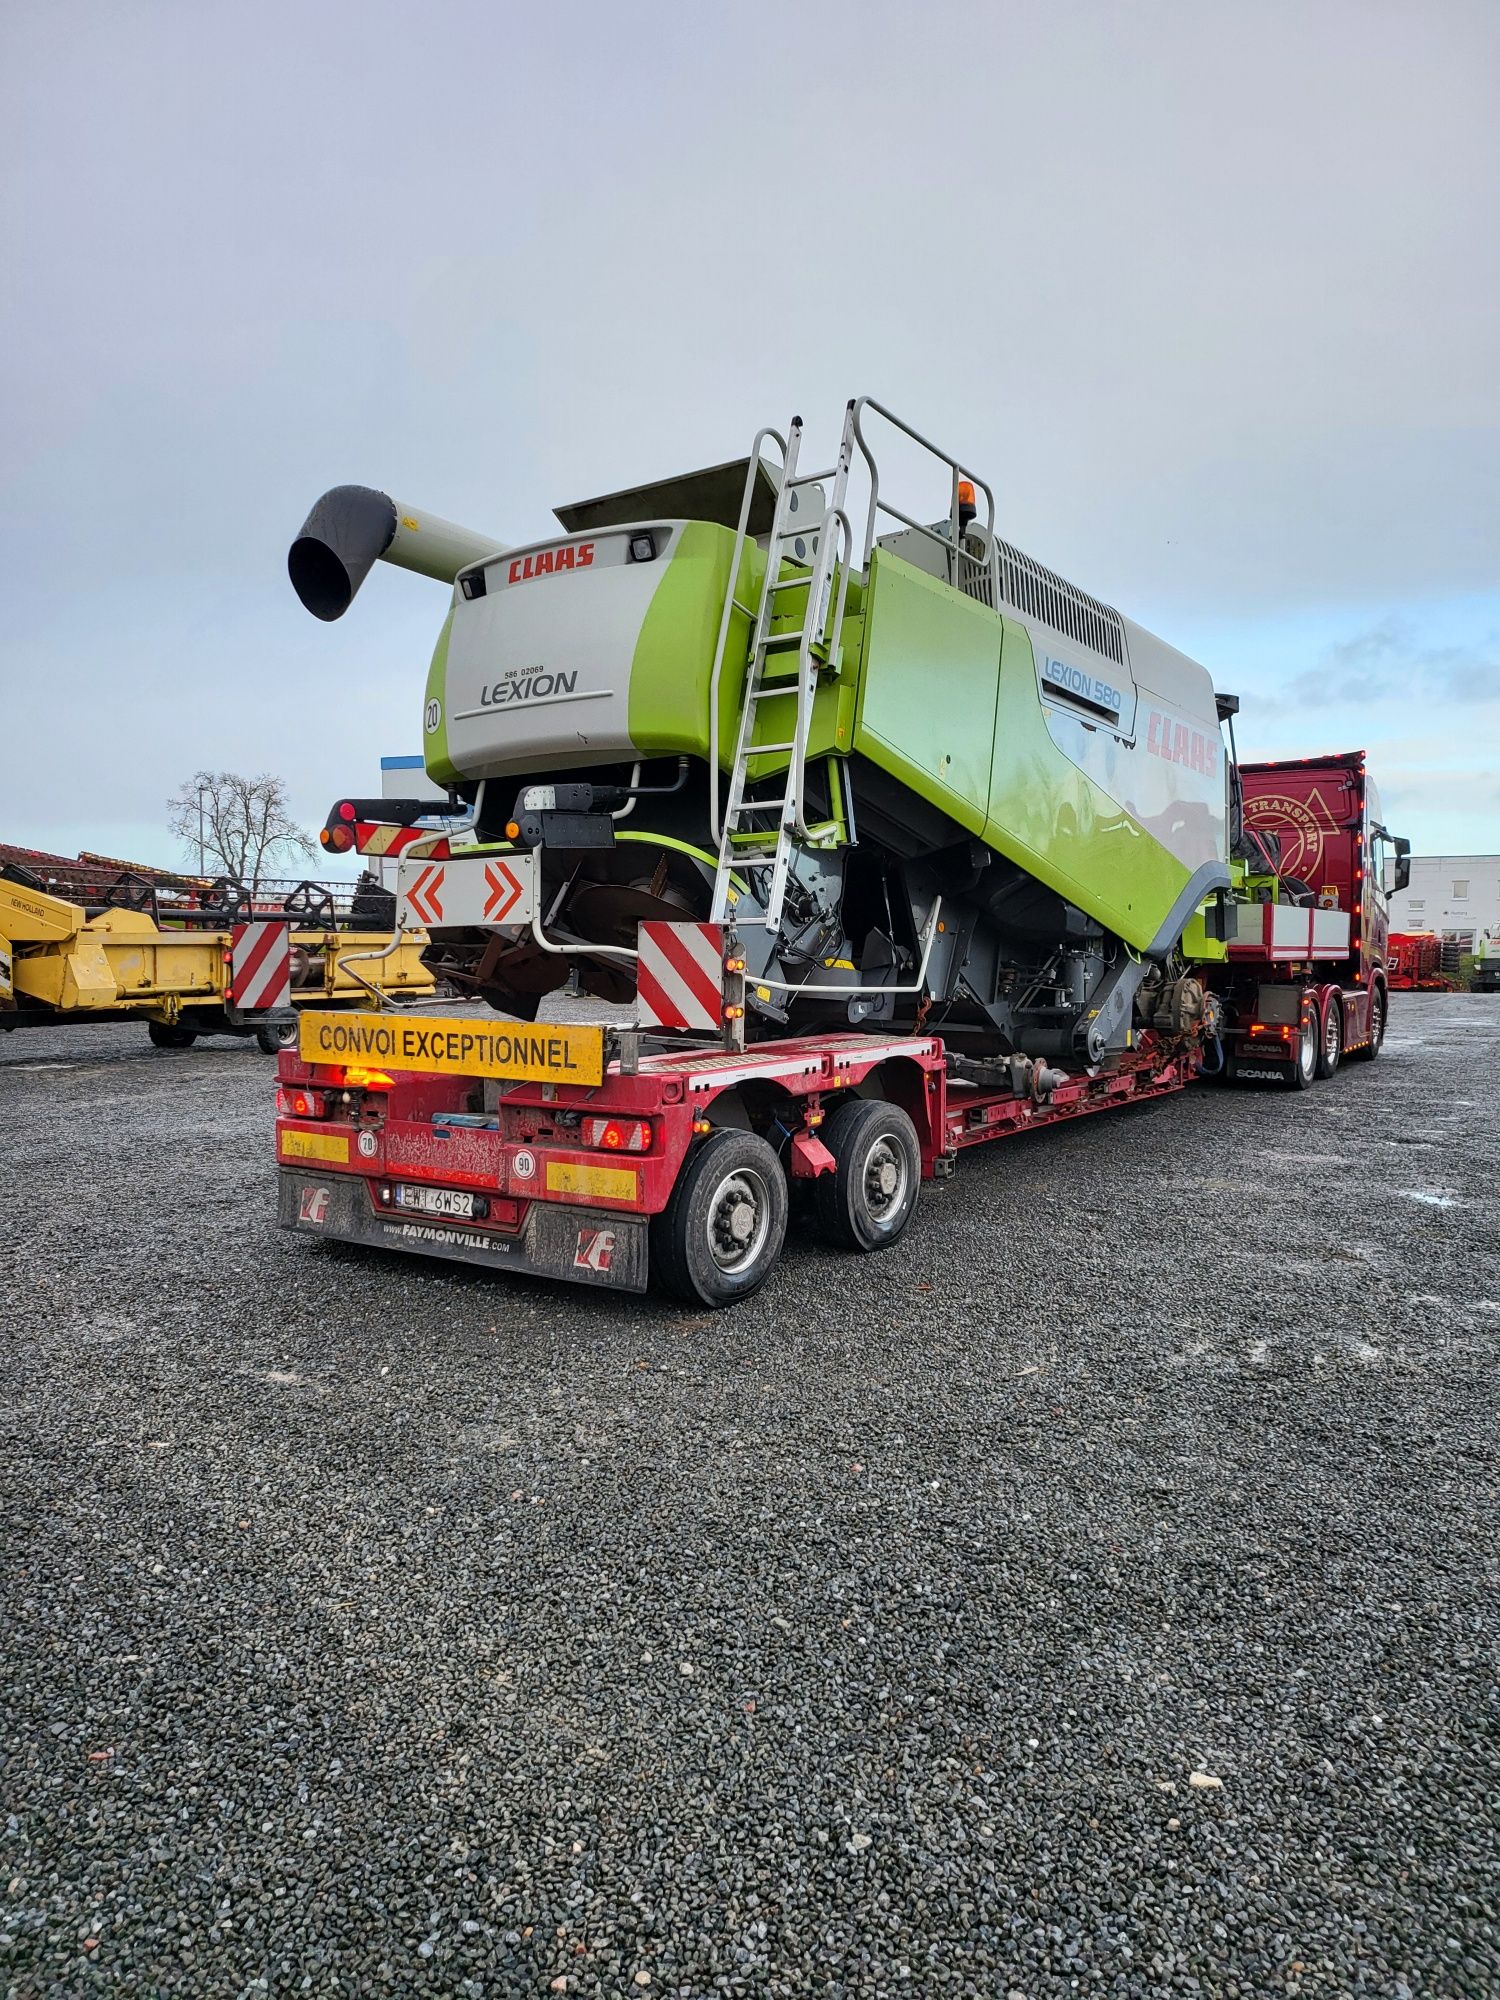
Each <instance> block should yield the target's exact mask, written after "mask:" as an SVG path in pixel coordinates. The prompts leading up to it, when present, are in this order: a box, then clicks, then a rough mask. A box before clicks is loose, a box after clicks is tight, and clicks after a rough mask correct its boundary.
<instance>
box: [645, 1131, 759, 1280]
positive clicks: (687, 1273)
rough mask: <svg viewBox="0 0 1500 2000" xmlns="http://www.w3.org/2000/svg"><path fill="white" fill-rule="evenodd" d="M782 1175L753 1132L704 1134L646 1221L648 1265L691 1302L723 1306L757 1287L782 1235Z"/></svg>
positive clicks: (661, 1278)
mask: <svg viewBox="0 0 1500 2000" xmlns="http://www.w3.org/2000/svg"><path fill="white" fill-rule="evenodd" d="M786 1208H787V1197H786V1175H785V1174H784V1173H783V1172H782V1170H781V1162H780V1161H779V1160H778V1159H777V1157H776V1155H775V1153H774V1152H773V1151H772V1150H771V1148H770V1147H769V1146H768V1145H767V1144H766V1142H765V1140H764V1139H762V1138H760V1137H759V1136H758V1135H757V1134H756V1133H754V1132H734V1131H727V1130H726V1131H721V1132H715V1133H713V1134H712V1135H711V1136H710V1137H709V1138H707V1139H705V1140H704V1142H703V1144H702V1145H701V1146H700V1147H699V1148H698V1150H697V1151H696V1152H695V1153H693V1154H691V1155H690V1156H689V1158H688V1161H687V1164H686V1165H685V1166H684V1167H683V1169H682V1172H681V1173H680V1174H679V1175H678V1177H677V1185H676V1187H674V1188H673V1190H672V1194H671V1199H670V1200H669V1201H668V1203H667V1205H666V1207H665V1208H664V1209H663V1210H662V1212H661V1214H660V1215H658V1216H654V1217H653V1218H652V1221H651V1266H652V1269H653V1271H654V1272H655V1274H656V1276H657V1277H658V1278H659V1279H660V1281H661V1283H662V1285H663V1287H664V1288H665V1289H666V1290H667V1291H669V1292H671V1293H672V1295H673V1296H674V1297H675V1298H679V1299H682V1300H685V1301H686V1303H687V1304H689V1305H705V1306H727V1305H729V1304H731V1303H732V1302H733V1301H734V1300H735V1299H747V1298H749V1296H750V1294H751V1293H752V1292H755V1291H758V1290H759V1289H760V1287H761V1286H762V1285H763V1284H764V1283H765V1281H766V1279H767V1278H768V1277H769V1276H770V1275H771V1272H772V1271H773V1270H774V1269H775V1268H776V1260H777V1258H778V1257H779V1256H780V1255H781V1246H782V1243H783V1241H784V1240H785V1238H786Z"/></svg>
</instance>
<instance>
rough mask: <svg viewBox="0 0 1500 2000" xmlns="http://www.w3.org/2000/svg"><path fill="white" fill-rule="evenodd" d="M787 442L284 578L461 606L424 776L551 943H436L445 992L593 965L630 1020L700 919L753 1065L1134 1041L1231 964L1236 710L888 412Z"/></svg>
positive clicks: (337, 500) (338, 609) (474, 935)
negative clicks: (1216, 964)
mask: <svg viewBox="0 0 1500 2000" xmlns="http://www.w3.org/2000/svg"><path fill="white" fill-rule="evenodd" d="M876 436H878V437H880V438H881V439H882V443H881V450H882V452H886V451H887V449H888V445H889V443H890V442H891V441H893V440H897V439H899V440H900V449H901V451H902V452H904V453H905V454H906V455H907V456H908V457H914V456H915V455H916V454H917V453H918V452H920V453H925V454H926V455H927V456H928V459H929V461H930V462H931V464H932V465H934V466H935V467H936V468H937V471H936V474H935V476H936V477H938V478H940V479H941V480H942V481H943V482H944V484H945V485H946V489H947V493H948V499H949V504H948V508H947V512H946V515H945V516H943V517H942V518H939V519H937V520H923V519H920V518H917V517H916V515H914V514H908V513H906V512H903V511H901V509H900V508H899V507H898V506H897V505H896V504H895V502H894V499H893V498H892V497H891V496H890V493H889V492H888V490H887V487H886V486H885V485H883V484H882V480H881V475H880V470H879V466H878V464H877V460H876V455H875V450H874V448H873V445H872V437H876ZM801 449H802V422H801V419H800V418H794V419H793V421H792V423H791V425H790V426H789V427H788V429H787V431H786V433H785V435H784V436H783V435H782V434H781V433H779V432H777V431H774V430H769V429H768V430H764V431H762V432H760V433H759V435H758V436H757V437H756V439H755V441H754V443H753V445H752V447H751V450H750V452H749V455H748V457H746V458H744V459H741V460H738V461H734V462H731V463H729V464H725V465H718V466H713V467H711V468H709V469H707V470H705V471H699V472H693V473H687V474H684V475H682V476H681V477H678V478H672V479H665V480H661V481H658V482H657V483H655V484H652V485H647V486H639V487H634V488H631V489H629V490H627V491H623V492H619V493H612V494H608V495H605V496H603V497H602V498H598V499H594V500H587V501H582V502H578V503H576V504H574V505H571V506H565V507H559V508H558V509H557V510H556V513H557V519H558V521H559V523H560V525H561V529H562V533H561V535H560V536H559V535H556V534H554V535H550V536H548V537H546V538H545V539H543V540H540V541H535V542H531V543H528V544H526V545H525V546H524V547H507V546H505V545H504V544H502V543H500V542H497V541H494V540H492V539H490V538H488V537H486V536H483V535H478V534H475V533H472V532H471V531H469V530H466V529H461V528H457V527H455V526H454V525H453V524H451V523H448V522H444V521H440V520H437V519H435V518H434V517H432V516H430V515H427V514H425V513H423V512H422V511H421V510H419V509H411V508H407V507H404V506H402V505H400V504H398V503H396V502H394V501H392V500H390V499H388V498H387V497H386V496H385V495H384V494H381V493H376V492H373V491H372V490H370V489H368V488H364V487H347V486H345V487H337V488H335V489H334V490H333V491H332V492H330V493H328V494H326V495H325V496H324V497H323V498H322V499H321V500H320V501H319V502H318V503H317V505H316V506H315V507H314V508H313V510H312V513H311V514H310V515H309V517H308V520H307V522H306V524H305V526H304V528H303V530H302V532H301V534H300V535H299V537H298V538H297V540H296V541H295V542H294V544H293V545H292V549H291V553H290V557H289V567H290V572H291V577H292V582H293V584H294V586H295V587H296V590H297V592H298V595H299V596H300V598H301V599H302V602H303V603H304V604H305V605H306V607H307V608H308V609H309V610H310V611H312V612H313V613H314V614H315V615H316V616H318V617H321V618H325V619H332V618H337V617H339V616H341V615H342V613H343V612H344V611H345V610H346V609H347V608H348V605H349V603H350V602H351V601H352V599H353V597H354V594H355V592H356V591H357V590H358V588H359V586H360V584H361V583H362V582H363V580H364V578H365V576H366V574H367V573H368V571H369V570H370V568H371V567H372V566H373V564H374V563H375V562H376V561H377V560H380V559H384V560H385V561H387V562H392V563H395V564H397V565H399V566H401V567H403V568H408V569H415V570H418V571H420V572H421V573H422V574H424V575H428V576H432V577H435V578H437V579H439V580H440V581H442V582H443V583H445V584H447V585H449V586H451V589H452V603H451V606H450V609H449V611H448V616H447V618H446V620H445V621H444V624H443V628H442V631H441V633H440V635H439V637H438V642H437V647H436V650H435V652H434V655H433V659H432V664H431V667H430V669H429V672H428V678H427V688H426V696H425V705H424V710H423V744H424V749H425V761H426V766H427V770H428V773H429V775H430V776H431V777H432V778H434V779H435V780H436V781H437V782H438V783H440V784H442V785H444V786H446V787H448V788H449V791H450V793H451V795H452V798H453V801H454V810H455V813H457V814H461V815H462V826H461V829H460V831H459V832H458V833H457V835H456V836H455V841H454V851H455V852H457V851H458V848H459V845H460V844H462V845H463V846H465V847H471V846H478V847H480V848H484V849H493V851H495V852H496V853H497V854H499V853H504V852H506V851H512V852H514V851H515V850H516V849H518V848H525V849H529V850H531V851H532V852H533V853H534V855H535V856H536V857H537V859H538V862H539V865H540V869H541V884H542V905H543V912H544V915H543V920H542V921H541V922H539V923H537V924H534V925H532V926H531V927H529V928H526V929H521V928H519V927H517V928H515V929H513V930H510V931H507V930H505V929H503V928H502V929H500V930H499V931H498V932H497V931H496V930H494V929H492V928H477V927H476V928H475V929H472V930H462V929H460V930H444V929H443V928H442V927H441V926H438V927H436V928H435V929H434V932H433V942H432V946H431V948H430V952H429V963H431V964H432V965H433V967H434V969H435V970H437V971H440V972H441V973H442V974H444V975H445V976H446V977H448V978H449V979H451V980H453V981H455V982H456V983H457V984H458V985H459V986H460V988H461V989H463V990H465V991H469V992H472V993H475V994H479V995H482V996H483V997H484V998H485V999H486V1000H488V1001H489V1002H490V1003H491V1004H493V1005H494V1006H495V1007H497V1008H499V1009H501V1010H503V1011H505V1012H506V1013H509V1014H513V1015H518V1016H520V1017H521V1018H523V1019H531V1018H534V1016H535V1013H536V1009H537V1007H538V1005H539V1003H540V1001H541V999H542V997H543V996H544V995H545V994H546V993H548V992H550V991H552V990H554V989H555V988H557V987H559V986H561V985H562V984H563V983H564V981H565V980H566V979H567V978H568V976H569V973H570V971H573V970H575V969H576V970H577V972H578V974H579V977H580V979H581V983H582V984H583V986H584V987H585V989H586V990H588V991H590V992H592V993H594V994H597V995H598V996H599V997H601V998H603V999H605V1000H609V1001H625V1000H629V999H630V998H631V997H632V994H633V991H634V983H635V964H634V957H633V950H632V948H633V947H634V945H635V942H636V936H637V927H638V926H639V924H640V923H641V922H642V920H644V919H666V920H669V921H676V922H685V921H690V920H714V921H718V922H723V923H726V924H729V925H731V926H732V928H733V932H734V935H735V936H736V937H737V939H738V942H739V948H740V949H741V950H742V951H743V953H744V957H745V961H746V979H747V991H746V1004H747V1008H748V1010H749V1019H748V1020H747V1022H746V1026H747V1028H748V1029H749V1031H750V1033H751V1035H752V1036H755V1035H760V1036H764V1035H774V1034H781V1035H785V1034H787V1033H794V1034H796V1033H804V1032H811V1031H813V1030H817V1029H826V1028H828V1027H830V1026H839V1025H842V1026H845V1027H847V1026H848V1025H850V1024H855V1025H861V1026H862V1025H866V1024H870V1025H876V1024H878V1025H880V1026H881V1027H883V1028H885V1029H886V1030H887V1031H889V1029H890V1028H891V1027H892V1026H895V1027H897V1028H900V1027H913V1028H914V1027H917V1026H924V1027H926V1028H927V1029H929V1030H932V1031H936V1030H939V1029H940V1030H941V1032H942V1035H943V1037H944V1040H945V1043H946V1044H947V1045H948V1046H949V1047H950V1048H951V1049H954V1050H955V1051H963V1050H965V1049H968V1050H970V1051H972V1053H973V1054H974V1055H975V1056H976V1057H979V1058H992V1057H994V1056H996V1055H1004V1054H1006V1053H1008V1052H1011V1051H1016V1050H1020V1049H1022V1048H1024V1049H1025V1050H1027V1051H1029V1052H1030V1053H1031V1054H1032V1055H1033V1056H1044V1057H1048V1058H1053V1059H1056V1060H1059V1061H1063V1062H1067V1061H1083V1062H1098V1061H1100V1060H1101V1059H1103V1058H1104V1057H1105V1056H1106V1055H1107V1054H1108V1052H1110V1051H1116V1050H1120V1049H1124V1048H1126V1047H1128V1046H1130V1043H1131V1038H1132V1036H1133V1033H1134V1031H1135V1028H1136V1026H1137V1025H1139V1024H1140V1023H1141V1022H1143V1021H1150V1020H1152V1019H1161V1018H1164V1015H1163V1010H1166V1013H1167V1014H1170V1013H1171V1012H1172V1011H1174V1010H1180V1009H1181V1008H1182V1007H1183V1006H1184V1005H1190V1004H1191V994H1192V993H1193V992H1194V991H1197V992H1198V993H1199V997H1200V998H1201V989H1198V988H1196V983H1195V982H1194V981H1192V980H1191V979H1190V978H1189V977H1188V976H1187V972H1188V967H1189V965H1190V964H1191V965H1202V964H1203V963H1204V962H1206V961H1213V960H1214V959H1217V958H1222V957H1223V956H1224V950H1225V947H1224V938H1225V934H1226V928H1227V925H1228V923H1230V922H1232V918H1229V917H1227V916H1226V903H1227V897H1228V891H1229V889H1230V883H1231V868H1230V847H1229V792H1230V778H1229V760H1228V759H1227V757H1226V754H1225V751H1224V748H1223V745H1222V744H1221V741H1220V723H1221V720H1222V719H1223V717H1224V716H1225V715H1228V714H1231V713H1232V712H1233V710H1234V707H1235V706H1236V704H1235V703H1234V702H1233V701H1232V699H1230V698H1225V699H1224V700H1223V701H1222V702H1220V701H1217V700H1216V698H1215V694H1214V689H1213V684H1212V681H1211V679H1210V677H1209V675H1208V674H1207V673H1206V672H1205V670H1204V669H1203V668H1202V667H1200V666H1198V665H1197V664H1196V663H1195V662H1194V661H1192V660H1190V659H1188V658H1186V657H1185V656H1184V655H1183V654H1182V653H1179V652H1177V651H1175V650H1174V649H1173V648H1172V647H1171V646H1168V645H1166V644H1165V643H1164V642H1163V641H1162V640H1160V639H1157V638H1155V637H1153V635H1152V634H1151V633H1149V632H1146V631H1144V630H1143V629H1142V628H1141V627H1140V626H1138V625H1135V624H1133V623H1132V622H1131V621H1130V620H1129V619H1128V618H1125V617H1122V616H1121V614H1120V613H1119V612H1118V611H1116V610H1114V609H1113V608H1112V607H1111V606H1110V605H1108V604H1106V603H1103V602H1101V601H1100V600H1099V599H1098V598H1096V597H1092V596H1090V595H1089V594H1088V593H1087V592H1086V591H1083V590H1080V589H1078V588H1077V587H1076V586H1075V585H1073V584H1071V583H1068V582H1066V581H1064V579H1063V578H1061V577H1060V576H1057V575H1055V574H1054V573H1053V572H1051V571H1050V570H1047V569H1045V568H1043V567H1042V565H1041V564H1039V563H1037V562H1035V561H1034V560H1033V559H1032V558H1031V557H1030V556H1027V555H1024V554H1022V553H1021V551H1020V550H1019V549H1016V548H1014V547H1012V546H1011V545H1010V544H1009V543H1007V542H1005V541H1003V540H1002V539H1001V538H1000V537H999V535H998V534H997V533H996V530H995V505H994V498H993V494H992V492H991V489H990V487H989V486H988V485H987V484H986V483H985V481H984V480H983V479H982V478H980V477H979V475H978V474H977V473H975V472H974V471H972V470H971V469H970V468H969V467H967V466H966V465H964V464H963V463H962V462H961V461H959V460H958V459H956V458H954V457H952V456H951V455H950V454H948V453H946V452H943V451H940V450H939V449H938V448H937V447H935V446H933V445H931V444H930V443H929V442H928V441H927V440H926V439H925V438H922V437H921V436H920V435H919V434H918V433H917V432H915V431H913V430H912V429H911V428H910V426H908V425H906V424H905V423H903V422H901V420H900V419H898V418H895V417H894V416H893V415H892V414H891V413H890V412H889V411H887V410H885V409H883V408H882V407H881V406H880V405H879V404H877V403H875V402H873V401H871V400H870V399H869V398H860V399H858V400H855V401H853V402H851V403H850V404H849V405H848V406H847V410H846V412H845V419H844V425H843V431H842V436H841V438H840V442H839V447H838V451H837V455H836V457H835V458H834V461H833V463H832V464H831V465H830V466H827V467H825V468H823V469H820V470H818V471H816V472H808V471H804V470H803V468H802V464H801ZM851 481H852V484H851ZM855 489H857V490H858V493H859V497H860V501H861V504H860V506H859V507H858V509H857V510H856V509H855V508H854V506H853V493H854V490H855ZM852 516H853V518H852ZM431 810H432V807H431V805H430V803H424V802H421V801H412V802H411V803H410V805H409V807H408V806H398V807H396V808H394V809H393V808H391V806H390V804H389V802H382V806H381V808H380V811H381V812H382V813H383V814H384V815H385V816H386V817H388V818H392V819H395V820H398V821H399V820H403V819H404V820H406V821H407V822H409V823H410V822H415V820H416V819H417V818H418V817H420V816H421V815H423V814H427V813H430V812H431ZM345 817H346V818H347V817H348V815H347V814H346V815H345ZM332 824H333V823H332V822H331V826H332ZM335 844H336V843H335Z"/></svg>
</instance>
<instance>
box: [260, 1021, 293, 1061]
mask: <svg viewBox="0 0 1500 2000" xmlns="http://www.w3.org/2000/svg"><path fill="white" fill-rule="evenodd" d="M255 1046H256V1047H257V1048H258V1049H259V1050H260V1052H261V1054H262V1055H267V1056H279V1055H280V1054H281V1052H282V1050H283V1049H294V1048H296V1046H297V1023H296V1022H295V1021H286V1022H283V1023H282V1025H281V1026H280V1027H276V1028H257V1029H256V1031H255Z"/></svg>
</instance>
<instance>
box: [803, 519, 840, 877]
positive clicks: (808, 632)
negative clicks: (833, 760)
mask: <svg viewBox="0 0 1500 2000" xmlns="http://www.w3.org/2000/svg"><path fill="white" fill-rule="evenodd" d="M830 523H835V524H836V528H835V532H834V533H833V534H830V533H829V524H830ZM838 530H842V536H840V534H839V532H838ZM841 544H842V549H843V561H842V562H840V561H839V549H840V545H841ZM830 549H831V550H832V553H831V554H828V553H827V552H828V550H830ZM853 553H854V530H853V529H852V528H851V527H850V525H849V516H848V515H847V514H846V513H845V512H844V510H843V508H842V507H830V508H828V510H827V511H826V513H825V514H824V516H823V527H822V531H821V532H820V534H819V537H818V554H817V560H816V562H815V563H814V566H813V568H812V570H811V571H810V573H809V575H808V579H807V591H808V598H809V603H808V614H809V618H808V623H807V625H806V627H805V628H804V635H803V641H802V645H801V647H799V649H798V654H797V734H796V740H797V743H798V745H799V746H800V747H799V749H798V750H797V751H795V752H794V753H793V756H794V758H795V760H796V761H795V765H794V768H793V770H792V772H791V774H790V780H789V782H790V784H791V786H792V806H793V824H794V826H795V827H796V830H797V837H798V838H799V839H800V840H806V839H807V838H808V831H807V809H806V806H805V804H804V801H803V790H804V781H805V779H806V777H807V739H808V737H809V735H810V734H811V732H812V713H811V709H812V702H813V698H814V692H815V691H814V690H813V689H812V688H811V687H810V685H809V683H810V682H811V680H812V678H813V677H812V675H811V673H810V672H809V664H810V660H811V656H812V652H813V648H814V647H815V646H816V647H818V648H820V649H821V650H822V652H823V653H824V654H825V655H826V656H827V659H828V661H829V663H830V664H836V663H837V656H838V648H839V641H840V639H841V638H842V636H843V630H844V600H845V599H846V597H847V596H848V594H849V562H850V558H851V557H852V555H853ZM835 570H837V572H838V578H839V587H838V594H837V596H835V597H834V599H833V604H832V607H831V609H832V613H833V616H832V620H831V622H830V619H829V610H830V606H829V603H828V598H829V596H830V594H831V593H832V591H833V578H834V572H835ZM814 589H816V590H817V592H818V595H819V597H820V598H821V599H822V600H823V601H822V603H821V605H820V606H814V605H813V604H812V602H811V601H810V600H811V597H812V593H813V591H814ZM814 620H816V622H814Z"/></svg>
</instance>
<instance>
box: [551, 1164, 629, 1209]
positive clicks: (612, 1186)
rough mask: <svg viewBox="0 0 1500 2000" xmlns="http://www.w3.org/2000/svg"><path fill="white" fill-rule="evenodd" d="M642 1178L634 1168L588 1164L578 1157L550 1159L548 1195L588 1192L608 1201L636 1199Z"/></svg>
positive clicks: (587, 1193)
mask: <svg viewBox="0 0 1500 2000" xmlns="http://www.w3.org/2000/svg"><path fill="white" fill-rule="evenodd" d="M640 1184H641V1177H640V1175H639V1174H638V1173H637V1172H636V1171H635V1169H634V1167H586V1166H583V1165H582V1164H580V1162H578V1161H576V1160H549V1161H548V1162H547V1192H548V1194H586V1195H595V1196H599V1197H602V1198H603V1199H604V1200H606V1201H634V1200H635V1198H636V1194H637V1192H638V1190H639V1188H640Z"/></svg>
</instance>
